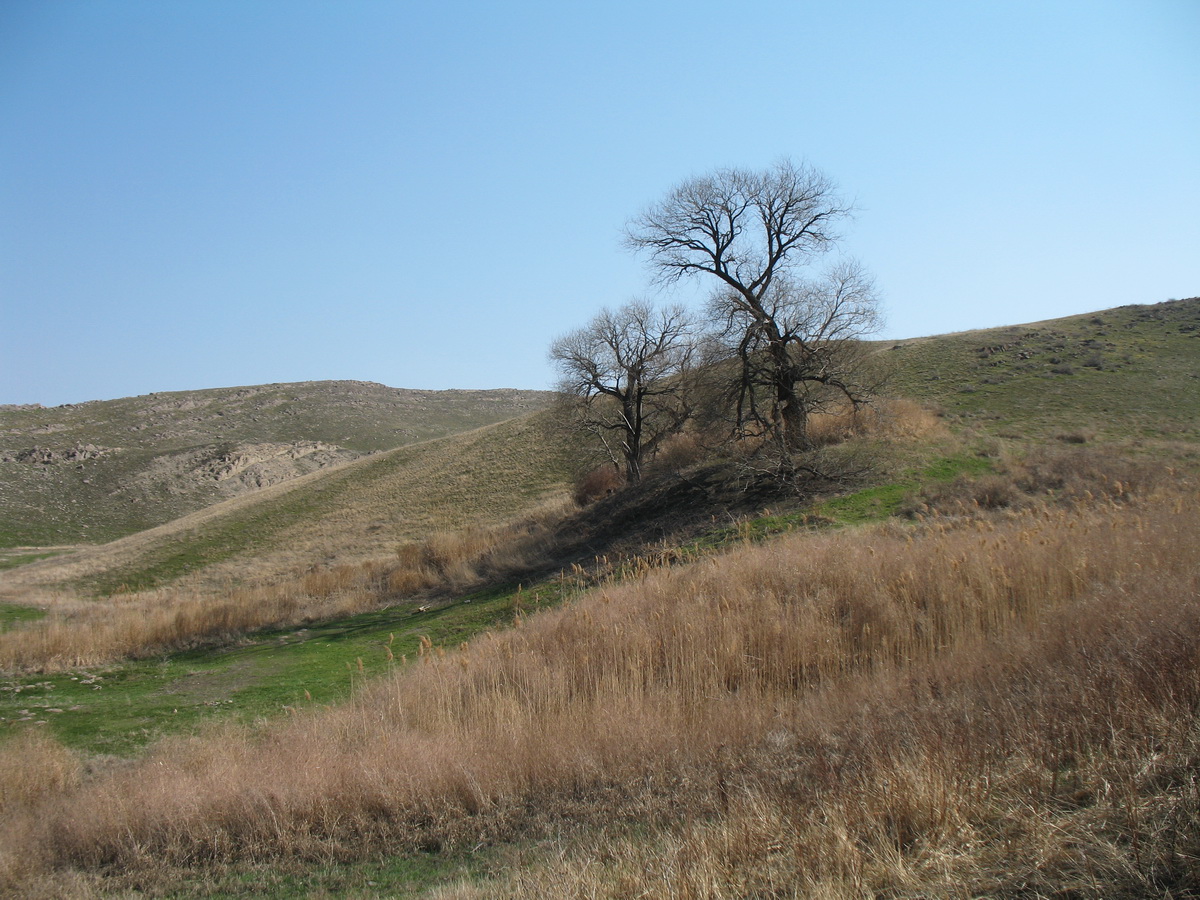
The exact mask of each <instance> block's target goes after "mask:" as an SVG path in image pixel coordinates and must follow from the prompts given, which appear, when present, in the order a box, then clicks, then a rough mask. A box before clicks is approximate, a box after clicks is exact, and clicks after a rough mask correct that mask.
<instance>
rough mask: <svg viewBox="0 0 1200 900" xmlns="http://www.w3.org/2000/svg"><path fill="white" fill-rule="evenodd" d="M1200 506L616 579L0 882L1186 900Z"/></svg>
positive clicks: (293, 732)
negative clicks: (331, 881) (218, 874)
mask: <svg viewBox="0 0 1200 900" xmlns="http://www.w3.org/2000/svg"><path fill="white" fill-rule="evenodd" d="M1196 499H1197V498H1196V497H1195V496H1192V495H1184V494H1181V493H1176V494H1174V495H1173V496H1169V497H1167V496H1157V497H1155V498H1151V499H1146V500H1144V501H1141V502H1131V501H1127V502H1120V503H1117V502H1097V503H1096V504H1094V505H1092V506H1090V507H1087V508H1083V507H1079V508H1075V509H1071V510H1065V509H1048V508H1046V509H1030V510H1024V511H1022V512H1019V513H1010V514H1005V515H999V516H991V517H988V518H982V519H977V520H973V521H967V520H963V521H943V520H940V519H938V520H931V521H928V522H926V523H924V524H921V525H918V526H916V527H914V528H907V529H905V528H899V527H895V526H892V527H879V528H874V529H869V530H861V531H856V532H844V533H838V534H821V535H792V536H788V537H784V538H781V539H778V540H776V541H773V542H771V543H770V544H768V545H762V546H755V547H742V548H739V549H737V550H734V551H731V552H728V553H726V554H724V555H721V556H718V557H713V558H710V559H707V560H703V561H700V562H697V563H694V564H692V565H690V566H686V567H678V568H672V569H665V570H659V571H653V572H649V573H647V574H645V575H644V577H642V578H640V579H637V580H633V581H631V580H626V581H625V582H622V583H620V584H610V585H606V586H603V587H601V588H599V589H597V590H594V591H592V592H591V593H589V594H587V595H584V596H583V597H581V598H580V599H578V600H577V601H576V602H574V603H572V604H571V605H569V606H568V607H564V608H560V609H557V610H552V611H547V612H543V613H539V614H538V615H536V616H534V617H532V618H530V619H528V620H526V621H524V622H522V623H520V624H519V626H518V627H517V628H514V629H512V630H510V631H508V632H504V633H494V634H491V635H489V636H487V637H485V638H483V639H481V640H478V641H476V642H474V643H472V644H470V645H469V646H468V645H464V646H462V647H458V648H451V649H446V648H435V647H433V646H432V645H429V644H428V643H427V644H426V645H424V646H423V647H422V650H421V655H420V658H419V659H418V660H414V661H412V662H413V664H412V665H409V666H402V667H401V668H399V669H398V670H397V671H396V672H395V674H394V675H393V676H391V677H388V678H385V679H383V680H381V681H378V682H375V683H372V684H369V685H368V686H367V687H365V688H364V689H363V690H362V691H360V693H359V694H358V695H357V696H356V697H355V698H354V699H353V701H351V702H348V703H346V704H344V705H342V706H339V707H336V708H332V709H324V710H316V711H310V712H308V713H305V714H298V715H297V716H295V717H293V718H292V719H291V720H290V721H287V722H285V723H280V724H275V725H270V726H264V727H262V728H258V729H251V730H246V729H242V730H236V729H226V730H223V731H220V732H217V733H215V734H212V735H209V736H206V737H202V738H193V739H189V740H179V739H174V740H170V741H167V742H164V743H163V744H162V745H160V746H158V747H157V748H156V749H155V750H153V751H152V752H151V753H150V754H149V755H148V756H147V757H146V758H145V759H144V760H143V761H141V762H139V763H136V764H133V765H131V766H129V767H127V768H124V769H121V770H118V771H114V772H110V773H107V774H104V775H102V776H96V777H93V778H90V779H85V780H84V781H83V782H82V783H80V784H79V785H78V786H72V785H71V784H56V785H55V786H54V787H53V788H47V789H46V791H45V792H44V796H42V797H41V799H40V800H39V801H34V800H30V799H29V798H26V799H25V800H24V801H23V802H22V806H21V807H20V809H18V810H17V811H16V812H14V814H13V815H11V816H10V817H8V819H7V822H6V825H5V828H4V832H3V834H0V878H3V879H5V880H4V881H2V882H0V884H4V885H7V886H8V887H9V888H10V889H11V890H14V891H19V890H23V889H26V888H27V887H28V886H29V885H38V884H44V883H45V880H46V879H47V878H52V877H54V876H51V875H49V874H47V873H52V872H56V871H57V872H63V871H66V872H72V871H74V872H79V871H84V872H99V871H104V872H109V873H117V874H118V875H120V874H121V873H125V874H129V873H134V874H133V875H132V876H130V877H134V878H136V880H137V881H136V883H137V884H146V883H152V882H153V879H154V877H155V874H154V873H156V872H165V871H168V870H170V869H171V868H175V867H195V866H204V865H207V864H211V863H214V862H215V863H222V864H225V863H231V862H232V863H244V862H249V861H259V862H263V861H275V862H280V861H286V860H331V859H333V860H336V859H351V858H361V857H363V856H366V855H371V854H377V853H385V852H397V851H405V850H424V851H452V850H470V849H471V848H474V847H479V846H485V845H491V844H498V843H504V842H510V841H524V842H530V841H537V840H538V839H539V838H543V839H548V838H550V836H552V835H556V834H557V835H565V836H564V837H561V838H560V840H561V841H562V843H561V846H557V845H556V846H554V847H553V848H552V850H553V852H547V854H546V859H547V860H548V861H546V862H545V863H544V864H542V865H538V866H533V867H529V868H526V869H523V870H522V871H521V872H520V873H518V874H515V875H512V876H511V877H508V878H507V879H501V880H499V881H497V882H495V883H491V884H484V885H463V886H462V887H461V888H458V889H455V891H451V892H448V893H446V896H454V897H463V898H468V897H478V896H517V897H531V896H588V897H592V896H596V897H614V898H615V897H630V896H647V895H651V896H676V897H705V898H714V900H715V898H725V897H747V896H830V897H850V896H863V895H874V896H906V895H908V896H915V895H924V896H964V897H965V896H977V895H979V894H980V893H991V894H1009V895H1012V896H1018V895H1026V896H1036V895H1038V894H1039V893H1050V892H1051V891H1053V890H1059V889H1064V890H1070V891H1073V892H1074V894H1073V895H1074V896H1096V897H1099V896H1120V895H1122V894H1124V895H1128V896H1135V895H1139V892H1141V895H1144V893H1145V892H1146V891H1147V890H1149V889H1151V888H1154V889H1158V888H1157V887H1155V886H1159V887H1161V886H1162V885H1168V886H1169V885H1175V886H1177V887H1178V886H1182V888H1187V889H1189V890H1190V889H1193V888H1197V887H1200V881H1198V879H1200V868H1198V864H1197V850H1198V849H1200V826H1198V825H1197V822H1198V821H1200V798H1198V796H1197V791H1196V778H1195V771H1196V766H1197V765H1198V763H1197V760H1200V729H1198V728H1197V710H1198V709H1200V641H1198V640H1197V638H1198V637H1200V565H1198V562H1197V559H1196V556H1195V553H1194V548H1195V547H1196V546H1200V512H1198V504H1197V503H1196ZM0 771H2V767H0ZM635 826H636V833H635V834H634V835H633V836H630V833H631V830H632V829H634V828H635ZM163 877H166V876H163ZM116 883H121V882H120V881H119V879H118V881H117V882H116ZM549 886H554V887H553V889H550V887H549ZM1182 888H1181V889H1182ZM1166 889H1168V888H1164V889H1163V890H1166ZM1170 889H1173V888H1170ZM1022 892H1025V893H1024V894H1022ZM1031 892H1032V893H1031ZM1106 892H1107V893H1106ZM1160 893H1161V891H1160Z"/></svg>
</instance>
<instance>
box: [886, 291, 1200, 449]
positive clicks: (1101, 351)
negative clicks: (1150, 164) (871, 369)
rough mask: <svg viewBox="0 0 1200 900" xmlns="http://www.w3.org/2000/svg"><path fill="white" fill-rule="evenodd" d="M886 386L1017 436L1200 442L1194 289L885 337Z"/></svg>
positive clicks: (1199, 318)
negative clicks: (1111, 305) (1146, 300)
mask: <svg viewBox="0 0 1200 900" xmlns="http://www.w3.org/2000/svg"><path fill="white" fill-rule="evenodd" d="M883 346H884V349H883V350H882V352H881V356H882V357H883V358H884V359H885V360H886V361H887V365H888V369H889V370H890V372H891V384H890V390H891V391H892V392H895V393H900V394H904V395H907V396H910V397H914V398H917V399H921V400H925V401H929V402H933V403H936V404H937V405H939V406H940V407H941V409H942V410H943V411H944V412H945V414H946V415H947V416H949V417H950V418H951V419H952V420H956V421H959V422H961V423H964V424H970V425H974V426H977V427H980V428H983V429H985V430H987V431H990V432H992V433H993V434H998V435H1001V436H1005V435H1010V436H1012V437H1016V438H1021V439H1025V438H1034V439H1037V438H1056V437H1057V438H1060V439H1068V440H1069V439H1075V440H1095V439H1105V440H1114V439H1116V440H1133V441H1141V442H1150V443H1158V444H1161V443H1164V442H1166V443H1169V442H1182V443H1184V444H1194V443H1196V442H1200V298H1197V297H1193V298H1191V299H1188V300H1171V301H1168V302H1166V303H1158V304H1154V305H1150V306H1121V307H1117V308H1115V309H1107V310H1102V311H1100V312H1095V313H1087V314H1085V315H1079V316H1069V317H1066V318H1062V319H1052V320H1049V321H1045V322H1033V323H1030V324H1027V325H1013V326H1009V327H1005V328H992V329H987V330H983V331H965V332H960V333H956V334H945V335H939V336H937V337H927V338H916V339H912V340H906V341H899V342H893V343H891V344H889V345H883Z"/></svg>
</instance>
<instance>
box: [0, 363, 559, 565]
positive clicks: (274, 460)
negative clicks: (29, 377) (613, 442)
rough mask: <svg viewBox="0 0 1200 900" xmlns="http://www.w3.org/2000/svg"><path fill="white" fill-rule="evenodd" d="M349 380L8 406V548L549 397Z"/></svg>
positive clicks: (129, 528) (0, 440) (432, 433)
mask: <svg viewBox="0 0 1200 900" xmlns="http://www.w3.org/2000/svg"><path fill="white" fill-rule="evenodd" d="M549 398H550V395H549V394H547V393H546V392H539V391H515V390H495V391H409V390H399V389H396V388H388V387H384V386H383V385H379V384H370V383H365V382H351V381H329V382H304V383H299V384H275V385H262V386H256V387H242V388H224V389H217V390H203V391H182V392H175V393H163V394H150V395H147V396H144V397H131V398H126V399H122V400H107V401H97V402H93V403H83V404H72V405H68V406H59V407H54V408H51V409H43V408H40V407H33V408H30V407H3V408H0V487H2V490H3V496H4V501H5V515H4V517H3V520H2V521H0V547H17V546H44V545H54V544H67V543H76V542H87V543H101V542H104V541H108V540H112V539H114V538H117V537H121V536H123V535H126V534H131V533H134V532H137V531H141V530H144V529H146V528H150V527H153V526H155V525H160V524H162V523H164V522H167V521H170V520H172V519H175V518H178V517H180V516H182V515H186V514H187V513H189V512H194V511H196V510H198V509H202V508H204V507H206V506H209V505H211V504H213V503H216V502H219V501H221V500H224V499H227V498H229V497H233V496H238V495H240V494H244V493H247V492H252V491H255V490H258V489H260V488H262V487H265V486H269V485H271V484H276V483H280V482H283V481H287V480H289V479H291V478H294V477H297V476H299V475H304V474H307V473H309V472H312V471H316V470H318V469H322V468H325V467H328V466H333V465H337V464H339V463H342V462H346V461H348V460H350V459H354V458H356V457H358V456H361V455H363V454H365V453H370V452H375V451H380V450H390V449H393V448H395V447H398V446H401V445H405V444H411V443H416V442H420V441H425V440H431V439H434V438H438V437H443V436H446V435H449V434H455V433H459V432H462V431H468V430H470V429H473V428H477V427H479V426H481V425H485V424H489V423H492V422H497V421H501V420H504V419H508V418H512V417H514V416H520V415H524V414H526V413H528V412H530V411H533V410H536V409H539V408H542V407H544V406H545V405H546V404H547V403H548V402H549Z"/></svg>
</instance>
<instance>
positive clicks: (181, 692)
mask: <svg viewBox="0 0 1200 900" xmlns="http://www.w3.org/2000/svg"><path fill="white" fill-rule="evenodd" d="M563 589H564V588H563V585H561V584H560V583H558V582H551V583H548V584H546V585H543V586H541V587H540V588H536V589H534V590H521V591H520V592H519V593H518V590H517V586H515V585H506V586H501V587H495V588H490V589H488V590H484V591H479V592H476V593H474V594H468V595H466V596H464V597H462V598H459V599H456V600H455V601H453V602H450V603H447V604H446V605H443V606H436V607H433V608H430V609H428V610H426V611H425V612H420V611H418V608H416V607H413V606H409V605H405V606H395V607H390V608H387V609H382V610H377V611H374V612H369V613H363V614H361V615H357V616H353V617H350V618H347V619H342V620H338V621H333V622H324V623H318V624H313V625H309V626H307V627H296V628H286V629H273V630H265V631H260V632H255V633H254V634H251V635H249V636H247V637H246V638H245V639H244V640H242V641H240V642H238V643H237V644H235V645H233V646H228V647H217V648H201V649H197V650H191V651H187V652H184V653H175V654H171V655H167V656H163V657H160V658H155V659H146V660H134V661H128V662H124V663H120V664H117V665H111V666H105V667H100V668H95V669H87V670H77V671H72V672H67V673H63V674H56V675H31V676H23V677H9V678H6V679H0V730H2V731H9V732H11V731H12V730H13V729H16V728H22V727H39V728H47V729H48V730H49V731H50V732H52V733H53V734H54V735H55V736H56V737H57V738H58V739H60V740H61V741H62V742H63V743H64V744H66V745H67V746H70V747H74V748H76V749H78V750H82V751H85V752H87V753H92V754H110V755H116V756H131V755H135V754H137V753H138V752H139V751H140V750H141V749H142V748H143V747H144V746H145V745H147V744H148V743H150V742H152V741H155V740H157V739H159V738H161V737H164V736H167V735H171V734H187V733H193V732H195V731H196V730H197V729H198V728H199V727H200V726H201V725H202V724H203V723H205V722H212V721H221V720H226V719H236V720H238V721H243V722H249V723H253V722H255V721H257V720H259V719H269V718H273V717H276V716H279V715H284V714H286V713H287V712H288V708H292V709H298V708H301V707H303V706H305V705H308V704H314V703H315V704H327V703H335V702H337V701H339V700H342V699H344V698H345V697H347V696H348V695H349V694H350V693H351V691H352V690H353V689H354V687H355V686H356V685H359V684H361V683H362V682H363V680H364V679H368V678H372V677H375V676H379V675H382V674H385V673H387V672H388V671H390V670H392V669H394V668H395V667H397V666H400V665H403V660H404V658H405V657H407V658H408V661H409V662H411V661H413V660H415V659H416V658H417V653H418V647H419V645H420V640H421V638H422V637H428V638H429V639H430V640H431V641H433V643H434V645H435V646H451V647H453V646H458V645H459V644H460V643H462V642H464V641H469V640H471V639H473V638H474V637H476V636H477V635H479V634H480V633H481V632H483V631H485V630H488V629H491V628H496V627H503V626H505V625H508V624H509V623H511V622H512V620H513V616H514V614H515V613H517V612H519V611H522V610H529V609H533V608H537V607H541V606H546V605H550V604H552V603H555V602H557V601H558V600H559V599H560V597H561V596H562V592H563ZM3 612H4V611H3V610H0V615H2V614H3ZM393 636H394V637H393ZM389 649H390V650H391V654H392V657H393V658H392V659H391V660H389V658H388V650H389ZM306 692H307V694H306Z"/></svg>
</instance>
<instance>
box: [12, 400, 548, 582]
mask: <svg viewBox="0 0 1200 900" xmlns="http://www.w3.org/2000/svg"><path fill="white" fill-rule="evenodd" d="M570 443H571V442H570V440H569V438H567V437H565V436H563V435H562V434H561V433H558V432H556V431H554V430H552V429H547V428H546V427H545V423H544V416H543V415H540V414H534V415H529V416H524V417H521V418H518V419H511V420H508V421H505V422H500V423H497V424H494V425H488V426H484V427H482V428H478V429H475V430H473V431H469V432H466V433H463V434H457V435H451V436H449V437H445V438H440V439H437V440H433V441H424V442H420V443H416V444H410V445H407V446H404V447H398V448H396V449H394V450H389V451H385V452H381V453H376V454H372V455H370V456H368V457H365V458H362V459H358V460H355V461H353V462H350V463H347V464H344V465H341V466H338V467H335V468H330V469H327V470H324V471H320V472H314V473H312V474H311V475H307V476H303V477H300V478H297V479H294V480H292V481H289V482H286V483H283V484H278V485H274V486H272V487H269V488H266V489H264V490H262V491H258V492H256V493H254V494H248V495H244V496H241V497H235V498H233V499H230V500H227V501H224V502H222V503H219V504H216V505H214V506H211V507H208V508H206V509H203V510H200V511H198V512H195V513H192V514H190V515H188V516H185V517H182V518H180V519H177V520H174V521H172V522H169V523H166V524H164V525H160V526H157V527H155V528H152V529H148V530H146V531H144V532H140V533H138V534H134V535H130V536H127V537H125V538H122V539H119V540H116V541H113V542H110V543H107V544H104V545H101V546H85V547H81V548H79V549H77V550H75V551H74V552H71V553H68V554H66V555H63V556H61V557H55V558H53V559H47V560H42V561H39V562H34V563H29V564H26V565H24V566H21V567H20V568H18V569H15V570H12V571H9V572H4V573H0V597H3V598H6V599H20V598H23V597H24V598H28V597H29V596H30V594H31V592H36V591H37V590H38V589H39V588H46V587H50V586H62V585H73V586H75V587H77V588H82V589H83V590H84V592H85V593H91V594H107V593H112V592H114V591H127V590H138V589H143V588H150V587H157V586H161V585H164V584H167V583H171V582H173V581H176V580H177V579H179V578H181V577H183V576H187V575H191V576H192V577H191V578H190V580H189V585H190V586H191V587H192V588H193V589H195V590H198V591H202V590H204V589H205V588H206V586H207V587H214V588H218V589H219V588H221V587H222V586H228V585H229V584H230V583H231V582H240V583H244V582H254V581H262V580H270V579H273V578H279V577H286V576H288V575H294V574H296V573H297V572H303V571H305V570H307V569H310V568H312V567H314V566H323V565H334V564H344V563H355V562H361V561H364V560H369V559H375V558H381V557H389V556H392V555H393V554H394V552H395V549H396V546H397V544H399V543H400V542H403V541H407V540H414V539H419V538H421V537H423V536H426V535H428V534H431V533H433V532H436V531H439V530H455V529H459V528H463V527H467V526H470V525H474V524H489V523H495V522H498V521H503V520H506V519H508V518H511V517H513V516H516V515H519V514H520V513H522V512H523V511H525V510H527V509H529V508H531V507H533V506H536V505H537V504H538V503H539V502H541V501H543V500H546V499H549V498H552V497H555V496H562V495H563V494H564V493H565V491H566V486H567V482H568V480H569V476H570V458H571V449H570ZM194 573H200V574H194Z"/></svg>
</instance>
